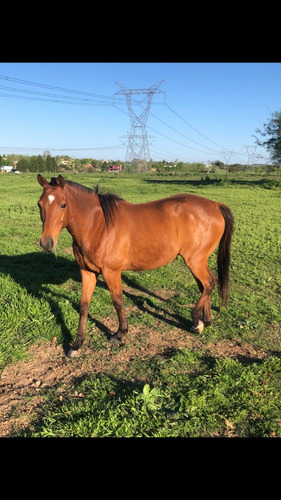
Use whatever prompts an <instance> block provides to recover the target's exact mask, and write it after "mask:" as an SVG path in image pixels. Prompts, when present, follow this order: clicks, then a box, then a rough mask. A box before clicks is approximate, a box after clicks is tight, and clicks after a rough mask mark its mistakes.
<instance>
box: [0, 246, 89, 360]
mask: <svg viewBox="0 0 281 500" xmlns="http://www.w3.org/2000/svg"><path fill="white" fill-rule="evenodd" d="M0 273H3V274H6V275H9V276H10V277H11V278H12V279H13V280H14V281H15V282H16V283H18V284H19V285H20V286H21V287H23V288H25V289H26V291H27V293H28V294H30V295H32V296H34V297H36V298H39V299H40V298H41V297H44V299H45V300H47V301H48V303H49V305H50V309H51V312H52V314H53V315H54V316H55V318H56V321H57V323H58V324H59V325H60V327H61V330H62V335H63V348H64V350H65V351H66V350H67V348H68V347H69V343H70V341H71V340H72V335H71V333H70V331H69V329H68V328H67V326H66V323H65V320H64V316H63V313H62V310H61V308H60V306H59V300H58V299H59V298H60V299H61V297H62V294H61V293H59V292H58V293H57V294H56V293H55V292H54V289H53V288H52V290H49V289H48V285H52V284H55V285H62V284H63V283H65V282H66V281H67V280H68V279H70V278H71V279H73V280H74V281H77V282H79V281H81V279H80V271H79V268H78V265H77V263H76V261H74V260H70V259H66V258H64V257H56V256H55V255H53V254H47V253H44V252H31V253H28V254H21V255H0ZM46 292H50V293H46ZM72 305H73V307H74V308H75V309H77V310H79V298H78V297H77V303H75V304H72Z"/></svg>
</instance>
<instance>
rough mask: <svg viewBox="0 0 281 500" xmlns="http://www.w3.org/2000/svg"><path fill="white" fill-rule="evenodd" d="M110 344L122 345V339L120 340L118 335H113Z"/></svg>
mask: <svg viewBox="0 0 281 500" xmlns="http://www.w3.org/2000/svg"><path fill="white" fill-rule="evenodd" d="M109 343H110V344H112V345H120V344H121V339H119V338H118V337H116V335H112V337H110V339H109Z"/></svg>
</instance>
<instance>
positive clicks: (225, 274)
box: [217, 204, 234, 306]
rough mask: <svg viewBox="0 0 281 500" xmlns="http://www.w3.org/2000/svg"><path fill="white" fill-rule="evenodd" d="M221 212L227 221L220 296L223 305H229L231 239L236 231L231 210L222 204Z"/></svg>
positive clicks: (221, 255)
mask: <svg viewBox="0 0 281 500" xmlns="http://www.w3.org/2000/svg"><path fill="white" fill-rule="evenodd" d="M219 208H220V211H221V213H222V215H223V218H224V220H225V229H224V233H223V235H222V237H221V240H220V244H219V251H218V259H217V263H218V286H219V296H220V298H221V301H222V305H224V306H226V305H227V299H228V296H229V264H230V247H231V237H232V233H233V229H234V218H233V215H232V213H231V210H230V209H229V208H228V207H227V206H226V205H223V204H221V205H220V207H219Z"/></svg>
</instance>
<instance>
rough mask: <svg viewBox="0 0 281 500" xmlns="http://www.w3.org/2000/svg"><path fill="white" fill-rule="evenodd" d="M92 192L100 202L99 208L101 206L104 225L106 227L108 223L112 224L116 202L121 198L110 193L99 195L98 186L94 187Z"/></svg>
mask: <svg viewBox="0 0 281 500" xmlns="http://www.w3.org/2000/svg"><path fill="white" fill-rule="evenodd" d="M94 192H95V193H96V194H97V195H98V197H99V202H100V206H101V208H102V211H103V215H104V218H105V223H106V225H108V224H109V222H113V214H114V210H115V208H116V204H117V202H118V201H120V200H122V199H123V198H120V196H118V195H117V194H115V193H111V192H107V193H100V192H99V186H98V184H97V185H96V187H95V191H94Z"/></svg>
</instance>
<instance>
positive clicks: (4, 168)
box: [1, 166, 15, 173]
mask: <svg viewBox="0 0 281 500" xmlns="http://www.w3.org/2000/svg"><path fill="white" fill-rule="evenodd" d="M14 168H15V167H14V166H13V167H10V166H9V167H8V166H3V167H1V172H5V173H7V172H11V171H12V170H14Z"/></svg>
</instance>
